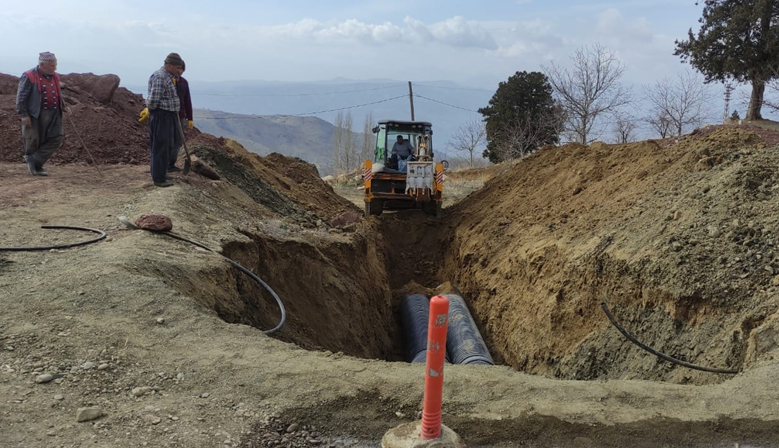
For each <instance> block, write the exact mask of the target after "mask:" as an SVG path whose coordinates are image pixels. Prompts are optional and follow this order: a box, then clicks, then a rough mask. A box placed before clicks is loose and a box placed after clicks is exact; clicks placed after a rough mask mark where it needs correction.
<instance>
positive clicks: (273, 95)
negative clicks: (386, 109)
mask: <svg viewBox="0 0 779 448" xmlns="http://www.w3.org/2000/svg"><path fill="white" fill-rule="evenodd" d="M398 87H404V86H403V85H402V84H398V85H392V86H383V87H373V88H370V89H354V90H339V91H333V92H310V93H251V94H246V93H198V94H197V96H240V97H254V96H263V97H275V96H277V97H293V96H319V95H339V94H342V93H357V92H372V91H375V90H386V89H394V88H398Z"/></svg>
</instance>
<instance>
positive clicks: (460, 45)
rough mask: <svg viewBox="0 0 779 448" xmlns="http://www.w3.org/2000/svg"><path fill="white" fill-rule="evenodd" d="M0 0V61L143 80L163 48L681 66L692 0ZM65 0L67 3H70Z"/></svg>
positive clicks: (398, 71)
mask: <svg viewBox="0 0 779 448" xmlns="http://www.w3.org/2000/svg"><path fill="white" fill-rule="evenodd" d="M30 5H31V4H29V3H25V2H19V1H18V0H11V1H9V0H0V41H2V42H5V43H6V44H5V45H4V46H3V47H2V49H0V72H3V73H10V74H14V75H19V74H21V73H22V72H23V71H24V70H26V69H29V68H30V67H32V66H34V65H35V64H36V63H37V55H38V53H39V52H41V51H51V52H54V53H55V54H56V55H57V57H58V59H59V71H60V72H61V73H69V72H92V73H97V74H103V73H114V74H117V75H119V76H120V78H122V80H123V84H131V85H144V84H145V83H146V80H147V79H148V76H149V74H151V73H152V72H153V71H154V70H156V69H157V68H159V66H160V65H161V63H162V61H163V59H164V58H165V56H166V55H167V54H168V53H169V52H171V51H175V52H178V53H180V54H181V56H182V57H183V59H184V60H185V61H186V63H187V77H188V79H190V81H198V80H200V81H228V80H245V79H252V80H266V81H296V82H300V81H321V80H330V79H336V78H349V79H382V78H389V79H395V80H404V81H405V80H410V81H420V82H423V81H438V80H448V81H454V82H458V83H461V84H463V85H467V86H473V87H482V88H495V87H497V83H498V82H499V81H502V80H505V79H507V78H508V77H509V76H511V75H512V74H513V73H514V72H516V71H522V70H527V71H536V70H541V66H542V65H544V64H548V63H549V61H552V60H554V61H556V62H559V63H561V64H566V63H567V61H568V60H569V58H570V56H571V55H572V54H573V53H574V51H575V50H576V49H577V48H579V47H582V46H583V45H591V44H594V43H596V42H597V43H600V44H601V45H603V46H606V47H607V48H609V49H610V50H612V51H614V52H616V54H617V55H618V56H619V57H620V59H621V61H622V62H623V63H624V64H625V66H626V68H627V71H626V74H625V81H626V82H628V83H632V84H641V83H653V82H654V81H656V80H657V79H659V78H662V77H666V76H668V77H671V76H674V75H675V74H676V73H677V72H678V71H679V70H681V69H682V68H683V65H682V64H681V62H680V60H679V58H678V57H676V56H673V51H674V40H675V39H681V38H685V37H686V35H687V31H688V29H689V28H691V27H692V28H693V29H695V30H697V27H698V23H697V20H698V18H699V17H700V14H701V11H702V6H696V5H695V1H694V0H623V1H597V0H596V1H577V0H502V1H500V0H481V1H479V2H476V1H473V0H469V1H460V0H447V1H444V0H391V1H376V0H361V1H353V0H327V1H324V0H317V1H313V0H306V1H302V0H286V1H276V0H274V1H247V0H230V1H228V0H224V1H221V2H218V1H202V0H190V1H187V2H178V3H176V2H140V1H137V0H135V1H124V0H78V1H70V0H68V1H55V0H39V1H37V2H34V3H33V4H32V5H34V7H32V6H30ZM75 5H78V7H75Z"/></svg>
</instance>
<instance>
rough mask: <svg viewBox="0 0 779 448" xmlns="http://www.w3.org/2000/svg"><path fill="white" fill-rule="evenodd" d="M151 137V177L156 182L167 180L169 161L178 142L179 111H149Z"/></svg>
mask: <svg viewBox="0 0 779 448" xmlns="http://www.w3.org/2000/svg"><path fill="white" fill-rule="evenodd" d="M149 116H150V118H149V138H150V141H151V154H150V157H149V159H150V160H149V162H150V164H151V179H152V180H153V181H154V182H165V175H166V174H167V173H168V163H169V162H170V155H171V153H172V152H173V147H174V145H175V143H176V133H177V132H178V130H177V129H178V128H176V122H175V121H174V120H178V119H179V116H178V113H177V112H170V111H167V110H160V109H153V110H151V111H150V112H149Z"/></svg>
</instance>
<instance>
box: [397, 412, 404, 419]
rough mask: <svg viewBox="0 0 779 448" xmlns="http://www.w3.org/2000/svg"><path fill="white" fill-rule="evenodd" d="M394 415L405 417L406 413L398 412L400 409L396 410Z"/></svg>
mask: <svg viewBox="0 0 779 448" xmlns="http://www.w3.org/2000/svg"><path fill="white" fill-rule="evenodd" d="M395 415H396V416H397V417H398V418H406V414H404V413H402V412H400V411H397V412H395Z"/></svg>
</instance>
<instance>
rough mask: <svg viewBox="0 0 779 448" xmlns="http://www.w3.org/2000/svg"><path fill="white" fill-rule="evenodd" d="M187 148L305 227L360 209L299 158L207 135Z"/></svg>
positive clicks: (277, 211) (243, 187) (224, 175)
mask: <svg viewBox="0 0 779 448" xmlns="http://www.w3.org/2000/svg"><path fill="white" fill-rule="evenodd" d="M190 149H191V150H192V151H193V153H194V154H195V155H197V156H198V157H200V158H201V159H203V160H204V161H205V162H206V163H208V164H209V165H210V166H211V167H212V168H214V169H215V170H216V171H217V172H218V173H219V174H220V175H221V176H222V177H223V178H224V179H227V180H228V181H230V182H231V183H233V184H235V185H237V186H238V187H240V188H241V189H242V190H243V191H244V192H246V193H247V194H248V195H249V196H251V197H252V198H253V199H254V200H255V201H257V202H258V203H261V204H263V205H265V206H266V207H268V208H269V209H271V210H272V211H273V212H274V213H278V214H279V215H283V216H286V217H293V218H295V219H298V220H299V221H300V220H302V222H303V223H304V224H305V225H306V226H307V227H323V226H324V223H325V222H328V223H329V222H330V220H331V219H332V218H333V217H335V216H337V215H340V214H342V213H345V212H347V211H351V212H359V210H358V209H357V208H356V207H355V206H354V205H353V204H351V203H350V202H349V201H347V200H346V199H344V198H343V197H341V196H339V195H338V194H336V193H335V192H334V191H333V188H332V187H331V186H330V185H328V184H327V183H325V182H324V181H323V180H322V179H321V178H320V177H319V173H318V172H317V169H316V167H315V166H314V165H313V164H310V163H308V162H305V161H303V160H300V159H298V158H294V157H287V156H283V155H281V154H278V153H272V154H269V155H268V156H265V157H261V156H259V155H257V154H255V153H252V152H249V151H248V150H246V149H245V148H244V147H243V146H241V144H240V143H238V142H236V141H234V140H229V139H225V138H223V137H214V136H213V135H210V134H198V135H197V136H195V138H194V139H193V140H191V141H190Z"/></svg>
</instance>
